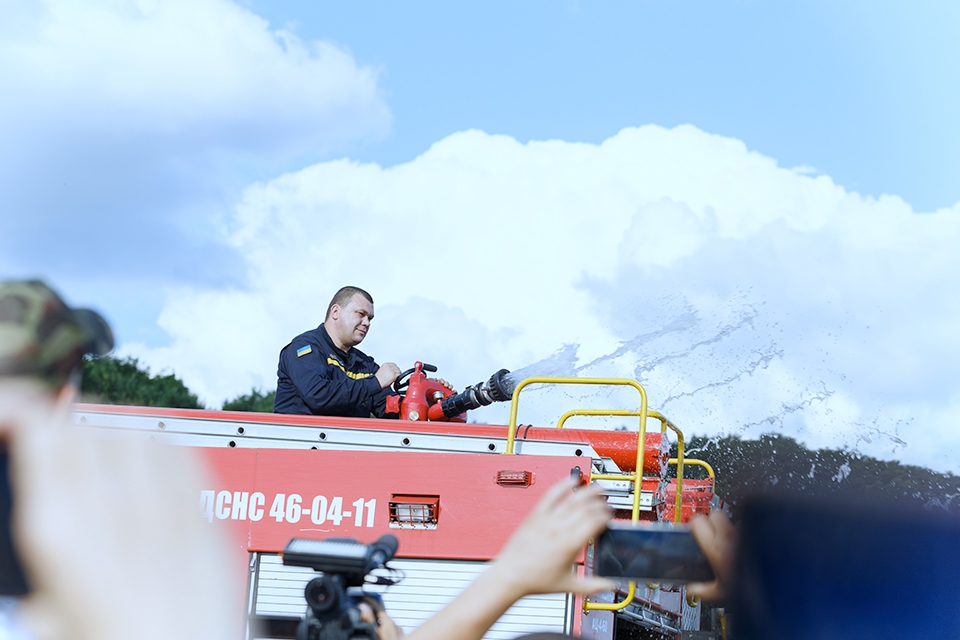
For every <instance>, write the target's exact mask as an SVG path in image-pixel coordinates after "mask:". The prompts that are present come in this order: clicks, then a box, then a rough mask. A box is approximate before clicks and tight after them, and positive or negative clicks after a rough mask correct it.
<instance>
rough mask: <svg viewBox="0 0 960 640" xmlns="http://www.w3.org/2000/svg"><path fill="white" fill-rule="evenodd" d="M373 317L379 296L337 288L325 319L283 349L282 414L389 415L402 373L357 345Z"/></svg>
mask: <svg viewBox="0 0 960 640" xmlns="http://www.w3.org/2000/svg"><path fill="white" fill-rule="evenodd" d="M371 320H373V298H372V297H370V294H369V293H367V292H366V291H364V290H363V289H359V288H357V287H343V288H342V289H340V291H337V293H336V295H334V296H333V300H331V301H330V305H329V306H328V307H327V316H326V319H325V320H324V322H323V324H321V325H320V326H319V327H317V328H316V329H313V330H312V331H307V332H306V333H301V334H300V335H299V336H297V337H296V338H294V339H293V340H292V341H291V342H290V344H288V345H287V346H285V347H284V348H283V349H281V351H280V364H279V366H278V368H277V395H276V400H275V401H274V404H273V410H274V411H275V412H276V413H303V414H314V415H325V416H351V417H361V418H369V417H370V416H374V417H377V418H384V417H389V416H387V414H386V412H385V408H386V407H385V405H386V398H387V396H388V395H390V394H392V393H393V391H391V390H390V385H391V384H393V382H394V381H395V380H396V379H397V377H398V376H399V375H400V368H399V367H397V365H396V364H394V363H393V362H386V363H384V364H383V365H377V363H376V362H374V360H373V358H371V357H370V356H368V355H367V354H365V353H363V352H362V351H360V350H359V349H356V348H355V347H356V345H358V344H360V342H361V341H362V340H363V339H364V337H366V335H367V331H368V330H369V329H370V321H371Z"/></svg>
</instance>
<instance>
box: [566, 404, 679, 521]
mask: <svg viewBox="0 0 960 640" xmlns="http://www.w3.org/2000/svg"><path fill="white" fill-rule="evenodd" d="M575 416H604V417H606V416H638V417H639V416H640V412H639V411H631V410H629V409H572V410H570V411H567V412H566V413H565V414H563V415H562V416H560V421H559V422H558V423H557V429H563V425H564V424H566V422H567V420H569V419H570V418H573V417H575ZM647 417H649V418H654V419H656V420H659V421H660V425H661V427H660V433H662V434H664V435H666V433H667V429H670V430H672V431H673V432H674V433H676V434H677V457H676V458H671V460H673V461H674V462H673V463H672V464H676V465H677V497H676V500H675V506H674V510H673V521H674V522H676V523H679V522H680V520H681V518H682V514H683V497H682V495H681V493H682V491H683V461H684V457H683V450H684V449H683V447H684V440H683V432H682V431H681V430H680V429H679V428H678V427H677V426H676V425H675V424H673V423H672V422H670V419H669V418H667V417H666V416H664V415H663V414H662V413H660V412H659V411H648V412H647ZM637 446H638V447H640V442H637ZM678 461H679V462H678ZM593 478H594V479H600V480H613V479H615V478H600V477H598V476H593ZM637 489H639V487H636V486H635V487H634V490H635V491H636V490H637Z"/></svg>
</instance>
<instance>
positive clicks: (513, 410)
mask: <svg viewBox="0 0 960 640" xmlns="http://www.w3.org/2000/svg"><path fill="white" fill-rule="evenodd" d="M531 384H593V385H619V386H630V387H633V388H634V389H636V390H637V392H638V393H639V394H640V410H639V411H637V412H635V413H634V414H633V415H637V416H638V417H639V418H640V429H639V432H638V433H637V466H636V469H635V470H634V473H633V508H632V509H631V517H630V520H631V522H637V521H638V520H639V519H640V494H641V493H642V491H641V488H642V486H643V456H644V452H645V444H646V438H647V391H646V389H644V388H643V385H641V384H640V383H639V382H637V381H636V380H629V379H626V378H560V377H553V376H539V377H533V378H527V379H526V380H523V381H522V382H520V383H519V384H518V385H517V386H516V387H515V388H514V390H513V398H512V399H511V401H510V425H509V427H508V429H507V448H506V451H505V453H506V454H507V455H514V453H513V444H514V440H515V438H516V431H517V410H518V409H519V405H520V392H521V391H523V389H524V388H526V387H527V386H529V385H531ZM585 411H590V410H581V414H583V415H594V414H587V413H584V412H585ZM608 415H625V414H621V413H613V414H610V413H609V412H608ZM564 416H565V417H563V418H562V419H561V421H560V423H559V424H558V427H561V428H562V427H563V423H564V422H565V421H566V420H567V418H568V417H569V416H567V415H566V414H564ZM592 469H593V468H592V466H591V475H590V481H591V482H592V481H593V480H623V479H624V476H623V475H616V474H610V473H605V474H597V475H593V473H592ZM636 589H637V586H636V583H634V582H632V581H631V582H630V586H629V588H628V590H627V595H626V597H625V598H624V599H623V600H622V601H621V602H615V603H606V602H590V601H589V600H588V599H587V598H586V597H584V599H583V609H584V611H619V610H620V609H625V608H626V607H627V606H628V605H629V604H630V603H631V602H633V596H634V595H635V594H636Z"/></svg>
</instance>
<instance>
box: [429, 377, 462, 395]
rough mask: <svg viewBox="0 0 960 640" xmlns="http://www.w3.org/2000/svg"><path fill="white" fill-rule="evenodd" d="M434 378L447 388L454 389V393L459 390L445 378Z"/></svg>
mask: <svg viewBox="0 0 960 640" xmlns="http://www.w3.org/2000/svg"><path fill="white" fill-rule="evenodd" d="M433 379H434V380H436V381H437V382H439V383H440V384H442V385H443V386H445V387H446V388H447V389H450V391H453V392H454V393H456V392H457V390H456V389H454V388H453V385H452V384H450V383H449V382H447V381H446V380H444V379H443V378H433Z"/></svg>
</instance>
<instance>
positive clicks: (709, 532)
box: [687, 510, 737, 601]
mask: <svg viewBox="0 0 960 640" xmlns="http://www.w3.org/2000/svg"><path fill="white" fill-rule="evenodd" d="M690 531H691V533H693V537H694V539H695V540H696V541H697V544H699V545H700V549H702V550H703V555H705V556H706V557H707V561H708V562H709V563H710V566H711V567H713V573H714V574H715V575H716V576H717V579H716V580H715V581H713V582H698V583H695V584H690V585H687V593H688V594H689V595H692V596H697V597H700V598H703V599H704V600H713V601H718V600H724V599H726V597H727V596H728V595H729V591H730V584H731V580H732V578H733V559H734V553H735V552H736V543H737V539H736V538H737V536H736V533H737V532H736V530H735V529H734V528H733V523H731V522H730V518H728V517H727V514H726V513H724V512H723V511H719V510H717V511H714V512H713V513H711V514H710V515H709V516H697V517H696V518H694V519H693V520H691V521H690Z"/></svg>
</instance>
